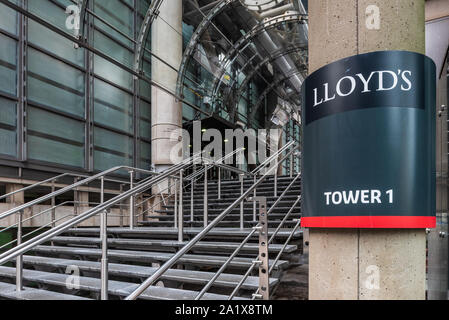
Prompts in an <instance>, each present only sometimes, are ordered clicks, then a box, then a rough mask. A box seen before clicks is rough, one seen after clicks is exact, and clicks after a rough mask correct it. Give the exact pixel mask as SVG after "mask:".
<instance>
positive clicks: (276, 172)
mask: <svg viewBox="0 0 449 320" xmlns="http://www.w3.org/2000/svg"><path fill="white" fill-rule="evenodd" d="M275 165H276V170H274V197H277V196H278V170H279V162H278V158H277V157H276V162H275Z"/></svg>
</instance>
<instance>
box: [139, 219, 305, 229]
mask: <svg viewBox="0 0 449 320" xmlns="http://www.w3.org/2000/svg"><path fill="white" fill-rule="evenodd" d="M169 218H170V219H165V220H164V221H139V222H138V224H139V225H140V226H142V227H173V225H174V221H173V217H169ZM251 220H252V218H251ZM258 223H259V222H258V221H244V227H245V228H251V227H255V226H256V225H257V224H258ZM280 223H281V221H280V220H276V221H268V227H269V228H277V227H278V226H279V224H280ZM296 223H297V222H296V221H286V222H284V226H285V227H286V228H293V227H294V226H295V225H296ZM184 226H188V227H193V228H195V227H202V226H203V221H202V218H201V219H200V218H198V220H197V221H193V222H191V221H190V217H188V218H187V220H185V221H184ZM218 227H221V228H239V227H240V221H239V219H235V220H234V221H229V220H226V221H222V222H220V223H219V224H218Z"/></svg>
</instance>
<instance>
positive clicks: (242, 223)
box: [240, 173, 245, 230]
mask: <svg viewBox="0 0 449 320" xmlns="http://www.w3.org/2000/svg"><path fill="white" fill-rule="evenodd" d="M244 180H245V175H244V174H243V173H241V174H240V196H243V181H244ZM244 219H245V218H244V205H243V201H242V202H240V230H243V229H244V228H245V221H244Z"/></svg>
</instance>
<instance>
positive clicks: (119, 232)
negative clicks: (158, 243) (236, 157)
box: [65, 227, 302, 240]
mask: <svg viewBox="0 0 449 320" xmlns="http://www.w3.org/2000/svg"><path fill="white" fill-rule="evenodd" d="M202 230H203V229H202V228H185V229H184V235H186V236H190V237H194V236H196V235H197V234H198V233H200V232H201V231H202ZM251 231H252V229H243V230H240V229H236V228H214V229H212V230H211V231H210V232H209V233H208V235H207V236H206V238H220V239H224V240H225V239H229V238H231V239H232V238H246V237H247V236H248V234H249V233H250V232H251ZM274 231H275V229H269V232H268V234H269V236H271V235H272V234H273V232H274ZM99 232H100V229H99V228H78V229H70V230H68V231H67V232H66V233H65V235H76V236H98V235H99ZM291 232H292V230H291V229H281V230H280V231H279V232H278V233H277V237H276V238H277V239H287V238H288V237H289V236H290V234H291ZM108 234H109V235H113V236H119V237H127V238H128V237H132V238H136V237H137V238H145V239H147V238H155V237H161V236H162V237H163V238H164V239H167V238H169V237H178V230H177V229H175V228H147V227H145V228H144V227H139V228H135V229H133V230H130V229H129V228H109V229H108ZM301 235H302V230H297V231H296V232H295V233H294V235H293V237H292V238H293V239H298V238H300V237H301ZM257 237H258V236H257V234H254V238H257Z"/></svg>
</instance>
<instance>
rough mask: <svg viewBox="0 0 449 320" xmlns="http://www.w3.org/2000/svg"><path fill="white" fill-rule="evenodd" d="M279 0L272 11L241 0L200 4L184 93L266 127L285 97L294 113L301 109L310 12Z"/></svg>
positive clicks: (182, 74) (213, 109) (183, 70)
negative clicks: (258, 9)
mask: <svg viewBox="0 0 449 320" xmlns="http://www.w3.org/2000/svg"><path fill="white" fill-rule="evenodd" d="M277 2H278V5H277V6H276V7H275V8H278V9H277V11H275V14H274V15H271V16H270V15H267V14H266V13H265V12H256V11H252V10H250V9H248V8H247V7H246V6H245V5H244V4H245V3H244V2H243V3H242V2H241V1H239V0H222V1H219V3H218V4H217V5H216V6H215V7H213V8H212V9H211V10H210V11H209V12H207V13H206V12H203V11H201V9H200V8H198V7H196V10H198V15H199V16H200V17H201V18H202V19H201V22H199V23H198V25H194V28H195V32H194V33H193V34H192V36H191V39H190V42H189V43H188V44H187V46H186V48H185V52H184V57H183V61H182V64H181V67H180V70H179V78H178V87H177V88H178V94H179V95H180V96H182V97H184V98H185V99H186V100H189V101H190V102H192V103H195V104H196V105H198V106H200V107H201V109H203V110H205V111H207V112H210V113H214V114H216V115H219V116H220V117H222V118H224V119H226V120H228V121H231V122H233V123H235V122H237V121H239V122H241V123H244V124H245V125H247V126H250V127H264V126H265V123H264V119H263V117H262V118H261V117H258V116H259V115H261V114H263V112H261V111H262V110H265V111H266V113H268V115H265V116H266V117H269V116H270V115H269V114H271V113H272V112H273V111H274V110H275V109H276V107H277V106H278V103H279V102H280V101H282V105H283V106H284V109H285V111H286V113H287V114H288V115H292V113H295V112H297V111H298V110H299V108H300V99H299V93H300V88H301V84H302V82H303V80H304V77H305V75H306V73H307V42H308V38H307V35H308V28H307V16H306V15H305V11H304V10H303V12H301V8H299V6H298V1H293V0H292V1H290V0H286V1H277ZM205 6H206V4H205ZM285 8H286V9H285ZM194 9H195V8H194ZM284 9H285V10H284ZM302 9H303V8H302ZM270 10H272V8H270ZM273 11H274V10H273ZM264 14H265V15H264ZM273 96H275V97H274V98H273ZM267 100H270V101H269V102H268V106H267ZM266 117H265V118H266Z"/></svg>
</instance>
